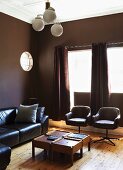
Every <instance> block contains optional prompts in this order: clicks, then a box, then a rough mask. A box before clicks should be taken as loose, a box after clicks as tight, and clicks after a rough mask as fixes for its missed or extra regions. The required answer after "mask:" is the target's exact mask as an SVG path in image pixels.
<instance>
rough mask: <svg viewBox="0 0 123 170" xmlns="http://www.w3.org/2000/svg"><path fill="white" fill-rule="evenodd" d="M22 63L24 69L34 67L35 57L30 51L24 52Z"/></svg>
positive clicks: (27, 69)
mask: <svg viewBox="0 0 123 170" xmlns="http://www.w3.org/2000/svg"><path fill="white" fill-rule="evenodd" d="M20 65H21V67H22V69H23V70H24V71H30V70H31V69H32V67H33V58H32V56H31V54H30V53H29V52H23V53H22V55H21V57H20Z"/></svg>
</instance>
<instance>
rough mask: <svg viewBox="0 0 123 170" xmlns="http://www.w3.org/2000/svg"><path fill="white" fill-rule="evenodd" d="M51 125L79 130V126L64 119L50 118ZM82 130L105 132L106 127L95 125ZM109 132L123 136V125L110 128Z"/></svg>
mask: <svg viewBox="0 0 123 170" xmlns="http://www.w3.org/2000/svg"><path fill="white" fill-rule="evenodd" d="M49 126H50V127H56V128H63V129H73V130H78V127H76V126H69V125H66V123H65V121H63V120H61V121H54V120H52V119H49ZM81 130H84V131H89V132H97V133H105V129H99V128H94V127H93V126H86V127H81ZM109 134H112V135H121V136H122V135H123V127H118V128H117V129H114V130H109Z"/></svg>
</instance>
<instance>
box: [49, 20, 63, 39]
mask: <svg viewBox="0 0 123 170" xmlns="http://www.w3.org/2000/svg"><path fill="white" fill-rule="evenodd" d="M51 34H52V35H53V36H55V37H59V36H61V35H62V34H63V27H62V25H61V24H60V23H56V24H54V25H52V27H51Z"/></svg>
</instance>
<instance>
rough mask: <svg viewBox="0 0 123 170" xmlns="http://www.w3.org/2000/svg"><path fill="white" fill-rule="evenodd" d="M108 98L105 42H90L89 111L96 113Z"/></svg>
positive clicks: (105, 103) (106, 102)
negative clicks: (90, 79) (90, 77)
mask: <svg viewBox="0 0 123 170" xmlns="http://www.w3.org/2000/svg"><path fill="white" fill-rule="evenodd" d="M108 100H109V90H108V65H107V48H106V43H98V44H92V81H91V112H92V115H94V114H96V113H97V111H98V110H99V108H100V107H102V106H107V105H108Z"/></svg>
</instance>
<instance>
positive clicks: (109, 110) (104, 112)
mask: <svg viewBox="0 0 123 170" xmlns="http://www.w3.org/2000/svg"><path fill="white" fill-rule="evenodd" d="M92 119H93V126H94V127H96V128H102V129H106V134H105V136H104V137H102V138H101V139H99V140H96V141H94V143H95V142H99V141H103V140H107V141H109V144H111V145H113V146H115V143H114V142H112V140H111V139H118V138H113V137H109V136H108V130H109V129H116V128H117V127H118V126H119V120H120V110H119V109H118V108H116V107H102V108H100V109H99V111H98V113H97V114H96V115H94V116H92Z"/></svg>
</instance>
